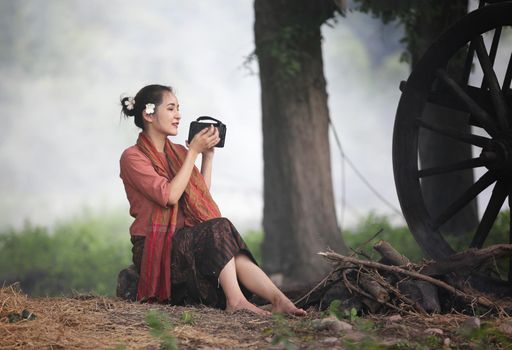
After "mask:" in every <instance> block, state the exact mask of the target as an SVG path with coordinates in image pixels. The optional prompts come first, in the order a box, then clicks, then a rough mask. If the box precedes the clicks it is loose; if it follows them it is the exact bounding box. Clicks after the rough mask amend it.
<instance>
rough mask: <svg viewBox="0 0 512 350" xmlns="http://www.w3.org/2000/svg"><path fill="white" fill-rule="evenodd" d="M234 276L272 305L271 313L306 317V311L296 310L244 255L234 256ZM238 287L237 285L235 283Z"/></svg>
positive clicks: (263, 273)
mask: <svg viewBox="0 0 512 350" xmlns="http://www.w3.org/2000/svg"><path fill="white" fill-rule="evenodd" d="M234 265H235V267H236V276H237V277H238V279H240V281H241V282H242V283H243V284H244V286H245V287H246V288H247V289H249V290H250V291H251V292H253V293H255V294H257V295H259V296H260V297H262V298H264V299H266V300H268V301H269V302H270V303H272V311H275V312H284V313H288V314H292V315H297V316H304V315H306V311H304V310H303V309H299V308H297V307H296V306H295V305H294V304H293V303H292V302H291V300H290V299H288V298H287V297H286V295H284V294H283V292H281V291H280V290H279V288H277V287H276V285H275V284H274V283H273V282H272V281H271V280H270V278H269V277H268V276H267V275H266V274H265V272H263V271H262V270H261V269H260V268H259V266H258V265H256V264H255V263H253V262H252V261H251V259H249V257H248V256H247V255H245V254H238V255H236V256H235V259H234ZM237 285H238V283H237Z"/></svg>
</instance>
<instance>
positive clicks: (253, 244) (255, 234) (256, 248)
mask: <svg viewBox="0 0 512 350" xmlns="http://www.w3.org/2000/svg"><path fill="white" fill-rule="evenodd" d="M243 239H244V241H245V243H246V244H247V247H249V250H250V251H251V253H252V255H254V258H255V259H256V261H257V262H258V264H260V266H261V262H262V260H261V243H262V242H263V231H248V232H246V233H244V234H243Z"/></svg>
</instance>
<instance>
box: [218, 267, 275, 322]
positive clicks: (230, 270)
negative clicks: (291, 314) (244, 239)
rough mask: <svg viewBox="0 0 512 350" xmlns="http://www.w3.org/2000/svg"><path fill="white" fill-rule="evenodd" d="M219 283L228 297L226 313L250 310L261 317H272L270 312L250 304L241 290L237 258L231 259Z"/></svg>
mask: <svg viewBox="0 0 512 350" xmlns="http://www.w3.org/2000/svg"><path fill="white" fill-rule="evenodd" d="M219 283H220V285H221V287H222V290H223V291H224V295H226V311H235V310H241V309H245V310H249V311H252V312H254V313H257V314H260V315H270V313H269V312H268V311H265V310H263V309H260V308H259V307H257V306H256V305H254V304H252V303H250V302H249V301H248V300H247V299H246V297H245V295H244V294H243V293H242V290H241V289H240V285H239V284H238V279H237V268H236V267H235V258H231V260H229V261H228V263H227V264H226V265H225V266H224V268H223V269H222V270H221V272H220V274H219Z"/></svg>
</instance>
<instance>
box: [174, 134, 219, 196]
mask: <svg viewBox="0 0 512 350" xmlns="http://www.w3.org/2000/svg"><path fill="white" fill-rule="evenodd" d="M218 142H219V132H218V131H217V129H216V128H213V127H211V128H208V129H204V130H201V131H200V132H199V133H197V135H196V136H194V138H193V139H192V142H191V143H190V145H189V150H188V152H187V156H186V157H185V161H184V162H183V164H182V165H181V168H180V170H178V172H177V173H176V175H175V176H174V178H173V179H172V180H171V182H170V184H169V185H170V188H171V190H170V192H169V201H168V204H169V205H175V204H177V203H178V201H179V200H180V198H181V196H182V195H183V192H184V191H185V188H186V187H187V184H188V181H189V180H190V175H192V170H193V169H194V163H195V161H196V159H197V156H198V155H199V153H202V154H203V161H202V166H201V173H203V166H204V165H205V163H204V161H205V158H204V157H205V153H211V154H212V156H213V150H212V148H213V147H214V146H215V145H216V144H217V143H218ZM207 157H208V156H207ZM207 163H208V162H207ZM209 163H210V165H209V168H210V169H209V171H208V172H209V173H210V175H208V177H209V178H210V179H211V159H210V162H209ZM203 176H205V175H204V173H203ZM205 180H206V178H205ZM209 181H210V182H211V180H209ZM207 185H208V188H210V185H209V183H208V182H207Z"/></svg>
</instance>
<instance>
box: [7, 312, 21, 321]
mask: <svg viewBox="0 0 512 350" xmlns="http://www.w3.org/2000/svg"><path fill="white" fill-rule="evenodd" d="M7 320H8V321H9V323H14V322H18V321H19V320H21V315H20V314H19V313H17V312H9V314H7Z"/></svg>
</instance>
